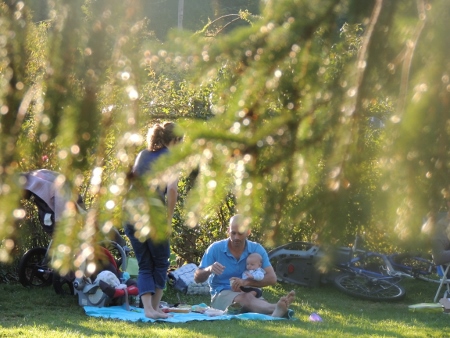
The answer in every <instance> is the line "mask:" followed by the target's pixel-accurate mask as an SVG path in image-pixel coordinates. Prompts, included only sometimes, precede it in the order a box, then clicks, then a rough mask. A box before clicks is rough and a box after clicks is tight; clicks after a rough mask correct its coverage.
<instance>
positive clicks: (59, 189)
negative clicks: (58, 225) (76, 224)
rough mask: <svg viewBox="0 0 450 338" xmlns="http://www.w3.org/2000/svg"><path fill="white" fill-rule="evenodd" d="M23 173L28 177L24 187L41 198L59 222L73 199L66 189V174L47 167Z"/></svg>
mask: <svg viewBox="0 0 450 338" xmlns="http://www.w3.org/2000/svg"><path fill="white" fill-rule="evenodd" d="M23 175H24V176H25V178H26V183H25V184H24V189H25V190H28V191H30V192H31V193H33V194H35V195H36V196H38V197H39V198H41V199H42V200H43V201H44V202H45V203H46V204H47V205H48V207H49V208H50V209H51V210H52V211H53V213H54V216H55V222H58V220H60V219H61V218H62V215H63V212H64V210H65V207H66V203H67V202H68V201H70V200H71V198H70V196H68V194H67V192H66V191H65V189H64V183H65V178H64V176H63V175H62V174H60V173H57V172H55V171H51V170H47V169H39V170H33V171H30V172H28V173H25V174H23Z"/></svg>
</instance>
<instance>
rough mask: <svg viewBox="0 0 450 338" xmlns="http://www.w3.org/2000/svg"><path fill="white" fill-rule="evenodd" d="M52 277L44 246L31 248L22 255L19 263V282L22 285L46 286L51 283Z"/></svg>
mask: <svg viewBox="0 0 450 338" xmlns="http://www.w3.org/2000/svg"><path fill="white" fill-rule="evenodd" d="M52 277H53V272H52V270H51V269H50V268H49V267H48V261H47V249H46V248H33V249H30V250H28V251H27V252H26V253H25V255H23V257H22V259H21V260H20V263H19V282H20V283H21V284H22V285H23V286H25V287H28V286H35V287H40V286H48V285H50V284H52Z"/></svg>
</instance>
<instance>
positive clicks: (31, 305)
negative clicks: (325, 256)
mask: <svg viewBox="0 0 450 338" xmlns="http://www.w3.org/2000/svg"><path fill="white" fill-rule="evenodd" d="M402 283H403V285H404V286H405V287H406V290H407V296H406V298H405V299H404V300H402V301H400V302H395V303H381V302H371V301H363V300H358V299H354V298H351V297H349V296H346V295H344V294H341V293H340V292H339V291H337V289H335V288H334V287H333V286H332V285H331V284H326V285H322V286H320V287H318V288H303V287H293V286H290V285H286V284H278V285H277V286H276V287H272V288H267V289H266V290H265V293H264V296H265V298H266V299H268V300H269V301H275V300H277V299H278V298H279V297H280V296H281V295H283V294H285V293H286V292H287V291H289V290H290V289H294V290H295V291H296V292H297V296H298V297H297V300H296V302H295V303H294V304H293V306H292V309H293V310H294V311H295V317H296V319H295V320H280V321H243V320H234V319H233V320H231V321H228V320H225V321H204V322H188V323H184V324H171V323H162V322H159V323H132V322H125V321H118V320H109V319H98V318H94V317H88V316H87V315H85V313H84V311H83V308H82V307H80V306H79V305H78V303H77V300H76V298H75V297H74V296H64V297H62V296H59V295H57V294H56V293H55V292H54V291H53V289H52V288H51V287H48V288H43V289H26V288H24V287H22V286H21V285H19V284H0V337H49V338H51V337H249V336H259V337H350V336H358V337H442V336H443V330H445V329H446V327H447V323H448V321H449V318H448V315H447V314H444V313H427V312H410V311H409V310H408V305H411V304H417V303H422V302H431V301H432V300H433V298H434V293H435V291H436V290H437V285H436V284H432V283H427V282H422V281H415V280H407V281H404V282H402ZM180 296H181V300H182V301H185V302H187V303H189V304H198V303H202V302H205V303H208V300H209V299H208V297H201V296H186V295H180ZM163 300H166V301H168V302H176V301H177V295H176V292H175V291H174V290H172V289H168V290H167V292H166V294H165V297H164V298H163ZM313 312H316V313H318V314H319V315H320V316H321V317H322V319H323V321H322V322H311V321H310V320H309V316H310V314H311V313H313Z"/></svg>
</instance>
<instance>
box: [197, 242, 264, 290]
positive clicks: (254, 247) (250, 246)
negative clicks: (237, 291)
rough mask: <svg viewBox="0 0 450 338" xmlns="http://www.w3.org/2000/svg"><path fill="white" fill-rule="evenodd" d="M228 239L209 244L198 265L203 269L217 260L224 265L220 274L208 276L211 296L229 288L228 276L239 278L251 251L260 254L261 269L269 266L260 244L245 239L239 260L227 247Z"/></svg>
mask: <svg viewBox="0 0 450 338" xmlns="http://www.w3.org/2000/svg"><path fill="white" fill-rule="evenodd" d="M229 240H230V239H229V238H227V239H224V240H221V241H218V242H215V243H213V244H211V245H210V246H209V248H208V249H207V250H206V252H205V254H204V255H203V258H202V261H201V262H200V265H199V268H200V269H205V268H207V267H208V266H210V265H212V264H214V263H215V262H219V263H220V264H222V265H223V266H224V267H225V270H224V271H223V273H222V274H221V275H220V276H218V275H215V274H211V275H210V276H209V278H208V283H209V286H210V292H211V296H214V295H216V294H217V293H219V292H221V291H222V290H231V287H230V278H231V277H238V278H241V276H242V273H243V272H244V271H245V270H246V260H247V257H248V256H249V255H250V254H251V253H254V252H257V253H259V254H260V255H261V257H262V266H261V267H262V268H263V269H265V268H267V267H268V266H271V264H270V261H269V257H268V255H267V252H266V250H265V249H264V248H263V247H262V245H261V244H259V243H255V242H252V241H249V240H246V241H245V242H246V243H245V249H244V252H243V253H242V255H241V257H239V260H237V259H236V258H235V257H234V256H233V255H232V254H231V252H230V250H229V249H228V241H229Z"/></svg>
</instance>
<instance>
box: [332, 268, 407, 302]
mask: <svg viewBox="0 0 450 338" xmlns="http://www.w3.org/2000/svg"><path fill="white" fill-rule="evenodd" d="M334 284H335V285H336V287H337V288H338V289H339V291H342V292H343V293H345V294H347V295H349V296H353V297H356V298H360V299H367V300H375V301H394V300H400V299H402V298H403V297H405V295H406V291H405V289H404V288H403V287H402V286H400V285H398V284H396V283H393V282H392V281H389V280H387V279H377V278H373V277H368V276H365V275H356V274H352V273H344V274H341V275H339V276H337V277H336V278H335V279H334Z"/></svg>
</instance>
